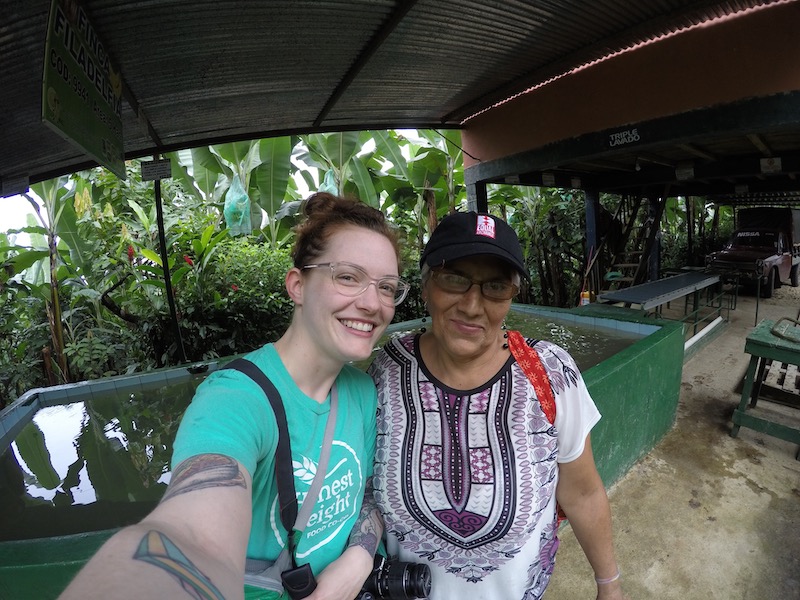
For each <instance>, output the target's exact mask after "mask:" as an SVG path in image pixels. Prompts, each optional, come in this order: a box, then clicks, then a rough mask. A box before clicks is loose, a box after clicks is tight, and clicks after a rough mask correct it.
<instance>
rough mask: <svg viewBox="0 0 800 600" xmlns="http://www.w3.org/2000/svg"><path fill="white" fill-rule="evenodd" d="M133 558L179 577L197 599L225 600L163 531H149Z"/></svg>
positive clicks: (179, 580)
mask: <svg viewBox="0 0 800 600" xmlns="http://www.w3.org/2000/svg"><path fill="white" fill-rule="evenodd" d="M133 558H134V559H136V560H141V561H144V562H147V563H150V564H151V565H154V566H156V567H158V568H159V569H163V570H164V571H166V572H167V573H169V574H170V575H172V576H173V577H174V578H175V579H177V580H178V582H179V583H180V584H181V587H183V589H184V590H186V592H187V593H188V594H189V595H190V596H191V597H192V598H195V599H196V600H225V597H224V596H223V595H222V593H221V592H220V591H219V590H218V589H217V588H216V586H214V584H213V583H211V580H210V579H209V578H208V577H206V576H205V575H204V574H203V573H201V572H200V570H199V569H198V568H197V567H195V566H194V564H193V563H192V561H190V560H189V559H188V558H187V557H186V555H185V554H184V553H183V552H181V551H180V549H179V548H178V547H177V546H176V545H175V544H173V543H172V540H170V539H169V538H168V537H167V536H166V535H164V534H163V533H161V532H158V531H148V532H147V535H145V536H144V537H143V538H142V541H141V542H139V547H138V548H137V549H136V552H135V553H134V555H133Z"/></svg>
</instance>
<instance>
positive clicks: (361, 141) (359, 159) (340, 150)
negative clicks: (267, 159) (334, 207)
mask: <svg viewBox="0 0 800 600" xmlns="http://www.w3.org/2000/svg"><path fill="white" fill-rule="evenodd" d="M371 138H372V132H370V131H360V132H359V131H346V132H336V133H315V134H310V135H303V136H300V139H301V140H302V141H303V144H304V145H305V151H301V152H300V153H299V154H298V158H299V159H300V160H301V161H302V162H304V163H305V164H307V165H309V166H312V167H316V168H317V169H319V170H320V171H322V173H324V177H323V182H327V183H328V186H329V189H327V191H330V192H332V193H334V194H337V195H340V196H344V195H353V196H356V197H357V198H359V199H360V200H361V201H362V202H364V203H366V204H369V205H370V206H372V207H374V208H380V199H379V197H378V190H377V189H376V188H375V181H374V180H373V175H372V172H371V168H373V169H374V165H371V159H372V158H373V154H372V153H370V152H369V151H367V152H363V149H364V146H365V144H366V143H367V142H368V141H369V140H370V139H371ZM328 186H325V187H328ZM312 189H313V188H312Z"/></svg>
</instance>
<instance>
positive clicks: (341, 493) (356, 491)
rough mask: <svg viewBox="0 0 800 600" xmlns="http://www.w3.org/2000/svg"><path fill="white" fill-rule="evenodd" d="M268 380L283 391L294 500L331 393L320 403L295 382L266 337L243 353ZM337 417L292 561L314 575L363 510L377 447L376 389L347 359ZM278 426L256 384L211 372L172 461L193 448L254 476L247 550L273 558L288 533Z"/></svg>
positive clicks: (303, 484) (313, 462)
mask: <svg viewBox="0 0 800 600" xmlns="http://www.w3.org/2000/svg"><path fill="white" fill-rule="evenodd" d="M245 358H247V359H248V360H250V361H251V362H253V363H255V364H256V365H257V366H258V367H259V368H260V369H261V370H262V371H264V373H265V374H266V375H267V376H268V377H269V378H270V379H271V380H272V383H273V384H274V385H275V387H276V388H277V389H278V391H279V392H280V394H281V397H282V398H283V404H284V407H285V410H286V420H287V423H288V425H289V438H290V441H291V446H292V462H293V467H294V477H295V489H296V492H297V500H298V504H299V505H302V502H303V498H304V496H305V494H306V492H307V491H308V488H309V487H310V485H311V481H312V480H313V478H314V474H315V473H316V466H317V462H318V461H319V454H320V450H321V447H322V439H323V437H324V431H325V424H326V421H327V417H328V413H329V411H330V398H328V399H327V400H326V401H325V402H323V403H321V404H320V403H319V402H317V401H315V400H313V399H311V398H309V397H308V396H306V395H305V394H304V393H303V392H301V391H300V389H299V388H298V387H297V386H296V385H295V383H294V381H293V380H292V378H291V377H290V376H289V373H288V372H287V371H286V368H285V367H284V365H283V363H282V362H281V360H280V357H279V356H278V353H277V352H276V351H275V348H274V347H273V346H272V344H268V345H266V346H264V347H262V348H260V349H258V350H256V351H254V352H251V353H250V354H248V355H247V356H245ZM336 385H337V390H338V395H339V403H338V418H337V419H336V429H335V430H334V437H333V444H332V447H331V455H330V459H329V462H328V469H327V473H326V474H325V480H324V482H323V486H322V488H321V489H320V493H319V496H318V498H317V501H316V504H315V507H314V511H313V512H312V514H311V517H310V518H309V522H308V524H307V525H306V528H305V531H304V532H303V537H302V538H301V540H300V543H299V544H298V546H297V555H296V556H297V562H298V564H302V563H306V562H307V563H310V564H311V567H312V569H313V571H314V573H315V574H319V573H320V572H321V571H322V570H323V569H324V568H325V567H326V566H327V565H328V564H330V563H331V562H332V561H333V560H335V559H336V558H338V557H339V556H340V555H341V553H342V552H343V551H344V550H345V548H346V547H347V540H348V538H349V536H350V532H351V531H352V528H353V524H354V523H355V521H356V518H357V517H358V514H359V512H360V510H361V504H362V500H363V496H364V487H365V482H366V480H367V479H368V478H369V477H371V476H372V460H373V455H374V453H375V410H376V402H377V397H376V392H375V386H374V384H373V383H372V379H370V377H369V376H368V375H366V374H365V373H364V372H362V371H360V370H358V369H356V368H355V367H352V366H350V365H345V367H344V368H343V369H342V371H341V372H340V373H339V375H338V377H337V378H336ZM277 444H278V431H277V426H276V424H275V416H274V414H273V412H272V407H271V406H270V404H269V401H268V400H267V398H266V396H265V394H264V392H263V391H262V389H261V387H260V386H258V384H256V383H255V382H254V381H253V380H252V379H250V378H249V377H247V376H246V375H244V374H243V373H240V372H238V371H234V370H230V369H223V370H220V371H216V372H214V373H212V374H211V375H209V376H208V378H207V379H206V380H205V381H204V382H203V383H202V384H201V385H200V386H199V387H198V388H197V392H196V393H195V396H194V398H193V400H192V403H191V404H190V405H189V408H188V409H187V410H186V413H185V415H184V417H183V420H182V421H181V424H180V428H179V430H178V435H177V437H176V439H175V448H174V453H173V456H172V464H173V468H174V467H175V466H176V465H178V464H179V463H180V462H181V461H183V460H185V459H187V458H189V457H191V456H195V455H198V454H209V453H213V454H223V455H226V456H230V457H232V458H234V459H236V460H238V461H239V462H240V463H242V465H243V466H244V468H245V469H247V470H248V472H249V473H250V475H251V476H252V479H253V490H252V492H253V524H252V528H251V530H250V540H249V542H248V548H247V557H248V558H256V559H262V560H275V559H276V558H277V557H278V554H280V552H281V550H282V549H283V546H284V544H285V540H286V531H285V530H284V528H283V526H282V525H281V522H280V514H279V510H278V502H277V495H278V488H277V485H276V482H275V451H276V448H277Z"/></svg>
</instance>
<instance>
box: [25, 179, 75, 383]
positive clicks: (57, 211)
mask: <svg viewBox="0 0 800 600" xmlns="http://www.w3.org/2000/svg"><path fill="white" fill-rule="evenodd" d="M68 180H69V178H68V177H58V178H56V179H50V180H47V181H43V182H40V183H37V184H34V185H32V186H31V191H33V192H34V193H35V194H36V195H37V196H38V197H39V198H41V200H42V203H43V206H42V207H40V206H39V203H38V202H37V201H36V200H35V199H34V198H33V197H32V196H31V195H30V194H24V197H25V198H26V199H27V200H28V202H30V204H31V206H32V207H33V209H34V212H35V214H36V218H37V219H38V221H39V223H40V225H41V233H42V234H43V235H44V236H45V238H46V243H47V252H48V263H49V286H50V294H49V299H48V301H47V304H46V307H47V316H48V321H49V323H50V333H51V340H52V344H53V356H54V357H55V360H56V363H57V364H58V367H59V369H60V373H61V377H62V379H63V381H65V382H67V381H69V380H70V374H69V367H68V365H67V357H66V354H65V353H64V329H63V322H62V315H61V299H60V295H59V277H58V275H59V267H60V266H61V265H62V264H63V259H62V257H61V255H60V254H59V249H58V245H59V242H60V241H62V242H63V243H64V244H65V245H67V246H68V247H69V248H73V249H74V250H75V251H76V253H78V254H80V249H81V248H82V247H84V246H85V243H84V241H83V240H82V238H81V236H80V234H79V233H78V228H77V220H78V219H77V215H76V213H75V208H74V205H73V203H72V202H71V200H72V199H73V197H74V195H75V188H74V187H68V186H67V182H68ZM41 208H44V214H42V210H41Z"/></svg>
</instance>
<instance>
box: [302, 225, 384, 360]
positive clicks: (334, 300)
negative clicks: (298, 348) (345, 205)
mask: <svg viewBox="0 0 800 600" xmlns="http://www.w3.org/2000/svg"><path fill="white" fill-rule="evenodd" d="M340 262H346V263H351V264H354V265H357V266H359V267H361V268H362V269H363V270H364V271H365V272H366V273H367V275H368V276H369V277H370V278H371V279H374V280H378V279H380V278H382V277H391V276H394V277H397V276H398V270H397V255H396V254H395V251H394V247H393V246H392V243H391V242H390V241H389V240H388V239H387V238H386V237H385V236H384V235H382V234H380V233H376V232H374V231H370V230H368V229H365V228H363V227H357V226H353V225H347V226H345V227H341V228H339V229H338V230H336V231H335V232H333V233H332V234H331V236H330V237H329V238H328V240H327V244H326V248H325V250H324V251H323V252H322V253H321V254H320V255H319V256H318V257H317V258H316V259H315V260H314V263H315V264H319V263H340ZM287 289H288V290H289V293H290V295H291V296H292V299H293V300H294V301H295V304H296V305H297V309H296V313H295V318H296V320H297V322H298V324H299V325H301V326H302V327H303V328H304V329H306V331H307V332H308V334H309V336H310V338H309V339H311V340H313V342H314V344H315V345H316V346H317V347H318V348H319V349H320V350H321V351H322V352H323V353H324V354H326V355H328V356H329V357H330V358H332V359H333V360H335V361H337V362H341V363H345V362H349V361H356V360H363V359H365V358H368V357H369V355H370V354H371V353H372V349H373V348H374V347H375V346H376V345H377V342H378V339H380V337H381V335H383V332H384V331H385V330H386V327H387V326H388V325H389V323H390V322H391V320H392V318H393V317H394V311H395V307H394V305H391V306H387V305H386V304H384V303H383V302H381V299H380V295H379V292H378V290H377V288H376V285H369V286H367V289H366V290H365V291H364V292H362V293H361V294H358V295H356V296H347V295H345V294H342V293H340V292H339V291H338V290H337V288H336V287H335V286H334V284H333V280H332V278H331V271H330V269H329V268H326V267H319V268H313V269H306V270H302V271H301V270H299V269H292V270H291V271H290V272H289V275H287Z"/></svg>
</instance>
